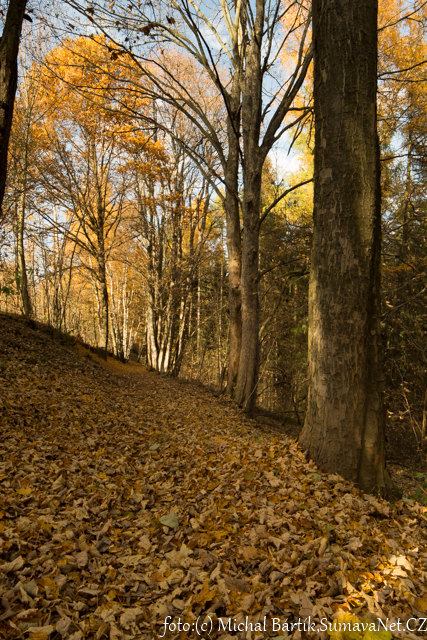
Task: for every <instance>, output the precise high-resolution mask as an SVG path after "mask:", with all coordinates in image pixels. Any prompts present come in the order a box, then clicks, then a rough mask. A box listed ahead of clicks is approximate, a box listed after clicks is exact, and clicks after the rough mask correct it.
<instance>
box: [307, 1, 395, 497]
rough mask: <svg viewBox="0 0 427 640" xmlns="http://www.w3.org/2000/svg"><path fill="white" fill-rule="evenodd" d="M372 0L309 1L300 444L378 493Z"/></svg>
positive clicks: (381, 484)
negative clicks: (308, 235) (311, 111)
mask: <svg viewBox="0 0 427 640" xmlns="http://www.w3.org/2000/svg"><path fill="white" fill-rule="evenodd" d="M377 10H378V7H377V2H376V1H375V0H313V39H314V42H315V52H314V104H315V122H316V134H315V136H316V137H315V160H314V163H315V165H314V167H315V168H314V240H313V251H312V258H311V276H310V294H309V396H308V408H307V415H306V420H305V425H304V429H303V432H302V434H301V436H300V443H301V445H302V446H303V448H305V449H306V450H307V452H308V454H309V456H310V457H311V458H312V459H313V460H314V461H315V462H316V463H317V464H318V465H319V467H320V468H321V469H324V470H327V471H329V472H335V473H339V474H340V475H342V476H344V478H346V479H348V480H351V481H354V482H355V483H356V484H358V486H359V487H360V488H361V489H363V490H364V491H366V492H376V491H382V492H384V491H385V490H386V488H387V485H388V482H389V480H388V474H387V472H386V469H385V459H384V406H383V375H382V372H381V366H380V360H381V358H380V355H381V333H380V251H381V220H380V170H379V146H378V138H377V119H376V83H377V80H376V78H377V69H376V64H377Z"/></svg>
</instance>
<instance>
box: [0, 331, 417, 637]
mask: <svg viewBox="0 0 427 640" xmlns="http://www.w3.org/2000/svg"><path fill="white" fill-rule="evenodd" d="M5 335H7V331H4V330H3V336H5ZM23 344H25V349H23V348H22V345H23ZM20 345H21V348H20V349H19V350H16V351H15V350H14V349H13V348H7V350H8V352H7V360H8V362H10V363H11V366H10V369H8V371H9V374H7V375H5V373H3V374H2V375H3V380H2V386H1V388H0V394H1V401H2V403H3V405H4V406H5V408H6V413H5V418H6V424H7V429H6V437H5V438H4V439H3V441H2V443H1V444H0V452H1V453H2V455H3V459H4V460H6V463H5V464H4V465H2V466H1V468H0V470H1V472H2V474H4V475H5V476H6V477H5V479H4V480H3V482H2V484H1V485H0V487H1V491H0V508H1V511H2V512H3V517H2V520H1V522H2V524H4V528H3V530H2V531H1V544H2V546H1V547H0V554H1V556H0V580H1V584H2V589H3V591H4V592H5V593H6V594H7V598H6V599H7V602H8V603H9V608H7V609H6V612H7V616H6V618H4V619H3V620H2V624H3V625H6V626H3V627H2V626H1V625H0V638H2V637H8V638H13V637H16V638H18V637H22V635H25V637H27V635H28V637H33V636H34V637H40V638H41V637H44V636H46V637H48V638H52V639H53V638H54V637H55V636H54V634H55V633H57V634H60V635H62V637H63V638H65V640H67V639H68V638H73V637H74V640H77V638H80V640H83V639H86V638H87V639H88V640H96V639H98V640H102V639H103V638H104V637H105V638H108V637H110V638H118V639H120V640H125V638H126V637H127V638H139V637H141V638H143V639H144V640H149V639H150V640H151V638H153V637H155V635H156V634H158V633H159V630H160V628H161V625H162V623H163V622H164V619H165V616H172V618H173V619H175V620H177V619H178V617H180V618H181V620H182V621H184V620H185V621H188V622H191V623H193V622H194V621H195V620H196V619H197V618H198V617H199V616H201V619H203V620H204V619H205V618H206V616H207V615H209V616H210V617H211V619H212V624H213V631H212V634H211V636H210V637H211V638H212V639H213V640H216V639H217V638H218V637H219V636H220V635H221V633H220V631H219V622H218V620H219V619H220V618H221V620H226V619H229V618H232V619H235V620H236V621H239V622H241V621H242V620H243V621H244V620H245V617H247V620H248V621H249V622H251V623H253V624H254V625H255V624H261V627H262V626H263V624H264V622H263V621H264V619H265V620H266V623H265V624H266V629H267V631H266V634H265V637H270V636H271V637H274V636H275V635H276V636H277V633H276V634H274V633H273V632H272V622H271V620H272V618H273V617H275V618H281V619H282V622H284V619H285V618H288V619H289V620H295V619H297V618H298V617H301V616H303V617H306V616H308V615H311V617H312V619H313V620H314V621H317V622H318V621H319V620H320V619H321V618H322V617H325V618H327V619H328V621H331V622H332V621H333V615H335V614H336V615H341V614H342V613H343V612H344V611H347V612H348V613H350V612H354V610H355V609H360V612H359V613H358V614H357V616H358V617H359V618H360V619H362V618H363V616H364V615H365V614H367V613H370V615H375V616H380V617H381V616H385V617H387V616H388V617H389V618H390V619H392V618H393V617H394V616H396V609H399V612H401V613H399V615H406V616H407V617H411V616H417V615H422V614H424V613H425V611H426V608H427V604H426V602H425V600H426V598H425V590H426V589H425V569H426V567H427V549H426V545H425V540H424V538H423V535H422V533H421V532H420V531H419V524H420V523H419V520H418V514H417V508H416V507H411V509H414V511H408V510H407V507H406V506H405V505H404V503H400V504H398V506H397V507H389V506H388V505H386V504H385V503H384V502H383V501H382V500H380V499H378V500H376V499H371V498H369V499H366V498H365V497H364V496H362V495H361V494H360V493H359V492H358V491H356V490H355V489H354V488H353V487H352V486H351V485H349V484H347V483H345V482H344V481H343V479H342V478H340V477H338V476H328V475H327V474H324V473H322V474H320V473H318V471H317V469H316V468H315V467H314V465H312V464H308V463H307V462H306V460H305V458H304V456H302V455H301V453H300V451H299V449H298V447H297V445H296V444H295V443H294V442H291V441H290V442H282V441H281V440H280V439H274V438H272V437H271V436H270V435H269V433H264V434H262V439H260V438H259V435H260V434H259V433H257V431H256V429H255V427H254V425H253V423H252V422H247V421H245V420H244V419H242V417H241V416H240V415H239V414H238V413H237V411H236V410H235V409H234V408H233V407H232V406H230V405H229V403H223V402H221V400H218V399H216V398H213V397H212V396H211V395H210V394H209V393H208V392H206V391H204V390H203V389H200V388H193V387H190V386H186V387H183V385H181V384H179V382H177V381H175V380H172V379H167V378H161V377H159V376H156V375H154V374H152V373H151V374H149V373H145V372H144V369H143V368H142V367H131V368H128V369H126V368H125V367H124V366H123V365H121V366H120V367H115V368H113V367H111V368H109V367H110V365H109V362H107V363H106V364H105V363H104V365H103V367H104V368H101V367H100V366H98V365H95V363H94V362H93V361H91V360H88V359H85V360H84V359H83V358H81V357H80V356H79V355H77V354H73V353H71V352H70V351H65V350H63V349H60V348H59V346H58V345H55V344H54V343H48V344H47V345H46V343H45V342H43V341H41V340H38V338H37V332H33V333H32V334H31V341H28V342H27V341H26V337H25V335H21V337H20ZM43 345H44V346H43ZM43 349H47V350H48V353H49V357H50V358H51V359H52V360H51V364H50V365H49V366H47V367H46V366H44V365H43V366H40V354H43V353H44V351H43ZM26 358H28V359H31V362H34V361H35V362H36V364H29V363H27V360H26ZM20 359H21V360H20ZM33 359H34V360H33ZM22 361H24V362H26V363H27V364H26V367H23V368H19V367H18V364H22ZM52 370H55V373H56V378H57V379H61V381H62V386H61V388H59V386H57V385H56V384H55V385H52V380H51V378H50V376H51V373H52ZM132 371H133V373H132ZM11 372H13V374H12V373H11ZM126 372H127V373H126ZM18 374H19V375H18ZM58 389H59V390H58ZM68 390H70V391H68ZM71 390H72V391H71ZM18 397H19V398H20V400H21V402H20V403H18V402H17V401H16V399H17V398H18ZM76 398H77V399H78V401H75V399H76ZM160 398H161V401H160ZM60 400H61V401H62V402H60ZM36 404H37V407H39V415H40V417H39V418H35V417H34V411H30V407H33V406H35V405H36ZM71 409H73V411H71ZM237 426H238V427H239V431H240V433H239V434H237V435H236V427H237ZM254 436H256V438H254ZM156 443H157V444H160V446H159V447H158V448H157V449H156V450H154V451H153V450H150V447H151V446H152V445H153V444H156ZM95 453H96V455H95ZM5 454H6V455H5ZM10 459H13V464H9V462H8V460H10ZM252 469H253V471H252ZM248 473H251V474H252V475H251V476H250V479H247V478H245V475H246V474H248ZM25 487H31V488H32V491H31V493H30V494H28V495H25V494H22V493H18V492H17V490H19V489H20V488H25ZM415 549H417V551H415ZM2 615H3V611H2V610H0V616H2ZM239 616H240V617H239ZM242 616H243V618H242ZM260 620H261V621H262V622H260ZM224 624H226V623H225V622H224ZM13 625H15V626H13ZM3 628H4V629H6V634H3V636H2V635H1V634H2V633H3ZM231 630H233V629H232V627H231ZM270 632H271V633H270ZM75 634H77V635H75ZM79 634H80V635H79ZM268 634H269V635H268ZM187 637H192V636H191V635H187ZM237 637H239V636H237ZM252 637H253V636H252ZM307 637H309V638H313V640H314V638H315V637H317V636H316V634H312V635H311V636H310V635H308V636H307ZM241 638H248V635H246V636H244V635H242V636H241ZM295 640H297V639H296V638H295Z"/></svg>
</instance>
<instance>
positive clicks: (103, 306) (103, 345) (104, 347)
mask: <svg viewBox="0 0 427 640" xmlns="http://www.w3.org/2000/svg"><path fill="white" fill-rule="evenodd" d="M102 240H103V238H102ZM97 261H98V264H97V285H98V293H99V296H98V297H99V331H100V336H99V346H100V351H101V354H102V357H103V358H104V359H105V360H107V354H108V328H109V327H108V288H107V274H106V268H105V257H104V251H103V242H102V251H101V252H100V254H99V255H98V256H97Z"/></svg>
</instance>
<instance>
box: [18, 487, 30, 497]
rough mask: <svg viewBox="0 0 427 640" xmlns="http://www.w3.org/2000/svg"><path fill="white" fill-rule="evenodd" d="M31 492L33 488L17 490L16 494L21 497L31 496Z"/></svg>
mask: <svg viewBox="0 0 427 640" xmlns="http://www.w3.org/2000/svg"><path fill="white" fill-rule="evenodd" d="M31 492H32V488H31V487H21V488H20V489H17V490H16V493H19V495H21V496H29V495H30V493H31Z"/></svg>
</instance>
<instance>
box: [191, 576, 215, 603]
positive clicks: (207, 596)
mask: <svg viewBox="0 0 427 640" xmlns="http://www.w3.org/2000/svg"><path fill="white" fill-rule="evenodd" d="M215 595H216V592H215V590H214V589H211V588H209V580H205V582H204V583H203V587H202V589H201V591H200V592H199V593H198V594H197V595H196V596H195V597H194V598H193V602H194V603H196V602H198V603H199V604H205V603H206V602H210V601H211V600H213V598H214V597H215Z"/></svg>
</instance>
